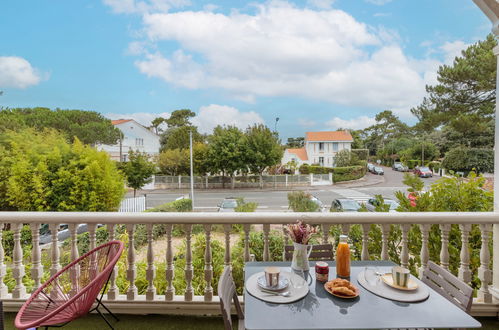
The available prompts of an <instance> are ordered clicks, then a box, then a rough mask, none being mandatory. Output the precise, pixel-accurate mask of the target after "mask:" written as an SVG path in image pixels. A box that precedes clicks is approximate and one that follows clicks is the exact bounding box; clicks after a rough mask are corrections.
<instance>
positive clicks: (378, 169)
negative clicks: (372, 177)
mask: <svg viewBox="0 0 499 330" xmlns="http://www.w3.org/2000/svg"><path fill="white" fill-rule="evenodd" d="M373 173H374V174H377V175H385V171H383V168H382V167H379V166H375V167H374V170H373Z"/></svg>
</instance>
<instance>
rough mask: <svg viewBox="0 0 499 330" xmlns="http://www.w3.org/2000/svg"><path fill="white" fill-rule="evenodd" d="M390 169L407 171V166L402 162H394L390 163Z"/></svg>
mask: <svg viewBox="0 0 499 330" xmlns="http://www.w3.org/2000/svg"><path fill="white" fill-rule="evenodd" d="M392 170H394V171H399V172H407V171H409V168H408V167H407V166H405V165H404V164H402V163H399V162H396V163H394V164H393V165H392Z"/></svg>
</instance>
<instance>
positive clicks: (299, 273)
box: [290, 270, 305, 289]
mask: <svg viewBox="0 0 499 330" xmlns="http://www.w3.org/2000/svg"><path fill="white" fill-rule="evenodd" d="M292 274H293V275H296V276H293V275H292V276H290V281H291V285H292V286H293V288H295V289H301V288H303V287H304V286H305V272H304V271H303V270H293V273H292Z"/></svg>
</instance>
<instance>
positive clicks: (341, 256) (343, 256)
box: [336, 235, 350, 277]
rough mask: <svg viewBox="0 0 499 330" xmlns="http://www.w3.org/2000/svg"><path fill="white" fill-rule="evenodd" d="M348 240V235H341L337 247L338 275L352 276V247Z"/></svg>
mask: <svg viewBox="0 0 499 330" xmlns="http://www.w3.org/2000/svg"><path fill="white" fill-rule="evenodd" d="M347 240H348V236H347V235H340V242H339V243H338V248H337V249H336V275H337V276H338V277H350V247H349V246H348V242H347Z"/></svg>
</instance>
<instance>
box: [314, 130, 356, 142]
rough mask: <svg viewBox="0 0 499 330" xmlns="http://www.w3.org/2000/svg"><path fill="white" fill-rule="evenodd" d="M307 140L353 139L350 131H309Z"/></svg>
mask: <svg viewBox="0 0 499 330" xmlns="http://www.w3.org/2000/svg"><path fill="white" fill-rule="evenodd" d="M305 141H353V138H352V135H350V132H348V131H330V132H307V133H306V135H305Z"/></svg>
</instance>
